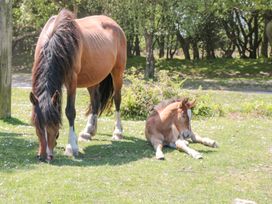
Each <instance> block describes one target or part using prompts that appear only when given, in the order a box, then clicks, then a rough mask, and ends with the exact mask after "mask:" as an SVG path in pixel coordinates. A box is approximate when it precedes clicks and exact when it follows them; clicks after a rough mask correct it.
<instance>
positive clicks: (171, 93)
mask: <svg viewBox="0 0 272 204" xmlns="http://www.w3.org/2000/svg"><path fill="white" fill-rule="evenodd" d="M130 72H131V74H130V75H129V76H127V77H126V80H125V81H126V82H127V83H128V85H127V86H125V87H124V89H123V98H122V106H121V112H122V115H123V116H124V117H125V118H129V119H145V118H146V117H147V115H148V112H149V111H150V110H151V109H152V107H153V106H154V105H156V104H158V103H159V102H160V101H162V100H165V99H169V98H176V97H178V95H179V90H180V88H181V86H182V82H181V83H174V82H173V80H174V79H173V78H170V77H169V76H168V75H167V72H159V73H158V76H157V80H156V81H154V80H150V81H145V80H144V79H143V75H142V74H141V73H137V72H136V71H135V70H134V71H133V69H132V70H130Z"/></svg>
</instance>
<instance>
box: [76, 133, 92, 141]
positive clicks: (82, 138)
mask: <svg viewBox="0 0 272 204" xmlns="http://www.w3.org/2000/svg"><path fill="white" fill-rule="evenodd" d="M91 139H92V137H91V134H89V133H87V132H81V133H80V134H79V137H78V141H83V142H86V141H89V140H91Z"/></svg>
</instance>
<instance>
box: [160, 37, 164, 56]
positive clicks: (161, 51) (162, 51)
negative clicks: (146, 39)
mask: <svg viewBox="0 0 272 204" xmlns="http://www.w3.org/2000/svg"><path fill="white" fill-rule="evenodd" d="M164 45H165V40H164V36H161V37H160V40H159V58H163V57H164Z"/></svg>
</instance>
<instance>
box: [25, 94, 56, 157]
mask: <svg viewBox="0 0 272 204" xmlns="http://www.w3.org/2000/svg"><path fill="white" fill-rule="evenodd" d="M30 101H31V103H32V105H33V110H32V122H33V124H34V126H35V128H36V134H37V136H38V138H39V142H40V143H39V151H38V155H37V157H38V158H39V159H40V160H44V159H47V160H48V161H50V160H52V159H53V149H54V147H55V146H56V144H57V143H56V139H57V138H58V136H59V128H60V121H59V116H60V113H61V95H60V93H59V91H56V92H55V93H54V94H53V96H52V97H47V98H45V97H43V96H42V97H40V98H38V97H37V96H35V95H34V93H33V92H31V93H30Z"/></svg>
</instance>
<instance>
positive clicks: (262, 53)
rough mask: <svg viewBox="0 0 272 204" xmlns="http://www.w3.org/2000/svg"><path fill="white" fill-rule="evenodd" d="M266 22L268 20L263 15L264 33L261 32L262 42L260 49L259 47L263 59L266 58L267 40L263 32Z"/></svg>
mask: <svg viewBox="0 0 272 204" xmlns="http://www.w3.org/2000/svg"><path fill="white" fill-rule="evenodd" d="M268 22H269V20H268V18H267V15H266V14H264V32H263V41H262V47H261V56H262V57H264V58H268V38H267V35H266V32H265V31H266V26H267V24H268Z"/></svg>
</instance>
